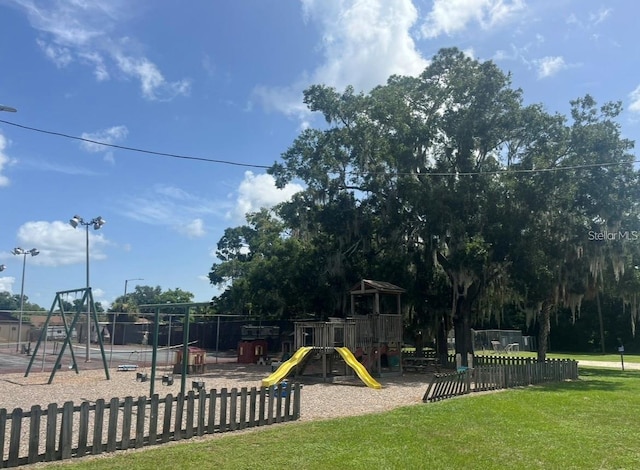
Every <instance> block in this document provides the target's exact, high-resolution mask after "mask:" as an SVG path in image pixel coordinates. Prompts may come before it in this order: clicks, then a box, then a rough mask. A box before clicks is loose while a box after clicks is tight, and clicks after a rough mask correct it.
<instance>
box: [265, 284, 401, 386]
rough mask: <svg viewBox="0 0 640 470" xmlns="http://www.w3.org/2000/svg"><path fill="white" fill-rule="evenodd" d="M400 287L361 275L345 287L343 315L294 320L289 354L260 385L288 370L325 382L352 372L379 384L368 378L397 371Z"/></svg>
mask: <svg viewBox="0 0 640 470" xmlns="http://www.w3.org/2000/svg"><path fill="white" fill-rule="evenodd" d="M403 292H405V290H404V289H402V288H400V287H398V286H395V285H393V284H391V283H388V282H383V281H372V280H368V279H363V280H361V281H360V282H359V283H358V284H356V285H355V286H353V287H352V288H351V290H350V296H351V315H350V316H349V317H347V318H329V321H327V322H312V321H300V322H295V323H294V350H295V351H296V352H295V354H294V355H293V356H292V357H291V359H289V360H288V361H286V362H284V363H282V364H281V365H280V367H279V368H278V369H277V370H276V371H275V372H274V373H273V374H271V375H270V376H269V377H267V378H266V379H264V380H263V385H265V384H266V385H273V384H275V383H278V382H279V381H281V380H283V379H284V378H286V377H287V376H288V375H290V374H295V375H296V376H298V377H301V376H304V377H309V378H312V377H318V378H320V379H322V381H325V382H326V381H333V380H335V379H336V378H338V377H344V376H349V375H351V374H352V372H355V373H356V374H357V375H358V377H359V378H360V379H361V380H362V381H363V382H364V383H365V384H366V385H367V386H369V387H372V388H380V384H379V383H378V382H377V381H376V380H375V379H373V377H382V376H384V375H400V374H402V361H401V347H402V315H401V304H400V296H401V294H402V293H403ZM389 299H391V300H392V301H391V302H390V301H389ZM356 312H369V313H368V314H362V313H356ZM383 312H384V313H383Z"/></svg>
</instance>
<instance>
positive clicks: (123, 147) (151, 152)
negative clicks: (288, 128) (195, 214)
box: [0, 119, 270, 169]
mask: <svg viewBox="0 0 640 470" xmlns="http://www.w3.org/2000/svg"><path fill="white" fill-rule="evenodd" d="M0 122H2V123H4V124H8V125H10V126H14V127H19V128H20V129H25V130H28V131H33V132H39V133H41V134H48V135H54V136H57V137H64V138H66V139H72V140H79V141H81V142H88V143H90V144H96V145H102V146H104V147H111V148H116V149H121V150H129V151H131V152H138V153H146V154H149V155H159V156H161V157H170V158H180V159H183V160H195V161H200V162H207V163H220V164H223V165H234V166H241V167H245V168H264V169H266V168H270V167H269V166H267V165H254V164H251V163H238V162H232V161H229V160H217V159H214V158H204V157H192V156H189V155H179V154H176V153H168V152H156V151H155V150H146V149H140V148H136V147H127V146H126V145H117V144H110V143H107V142H100V141H97V140H92V139H86V138H84V137H78V136H75V135H69V134H64V133H62V132H55V131H48V130H45V129H38V128H36V127H30V126H25V125H22V124H16V123H15V122H9V121H5V120H2V119H0Z"/></svg>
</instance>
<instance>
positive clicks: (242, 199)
mask: <svg viewBox="0 0 640 470" xmlns="http://www.w3.org/2000/svg"><path fill="white" fill-rule="evenodd" d="M302 189H303V188H302V186H300V185H299V184H295V183H289V184H288V185H286V186H285V187H284V188H282V189H278V188H277V187H276V182H275V179H274V178H273V176H271V175H268V174H266V173H265V174H262V175H254V174H253V172H251V171H247V172H245V174H244V179H243V180H242V182H241V183H240V186H239V187H238V189H237V195H236V204H235V207H234V209H233V211H232V212H229V213H228V214H227V218H230V219H234V220H237V221H241V220H244V218H245V215H246V214H247V213H249V212H257V211H259V210H260V209H262V208H265V207H266V208H271V207H273V206H275V205H276V204H279V203H281V202H284V201H288V200H289V199H291V197H292V196H293V195H294V194H295V193H297V192H299V191H302Z"/></svg>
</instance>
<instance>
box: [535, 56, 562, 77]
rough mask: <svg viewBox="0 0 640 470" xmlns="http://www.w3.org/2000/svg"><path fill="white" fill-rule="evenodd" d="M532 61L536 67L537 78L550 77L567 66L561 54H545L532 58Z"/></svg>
mask: <svg viewBox="0 0 640 470" xmlns="http://www.w3.org/2000/svg"><path fill="white" fill-rule="evenodd" d="M533 63H534V64H535V66H536V67H537V69H538V78H547V77H551V76H553V75H555V74H557V73H558V72H560V71H561V70H564V69H566V68H568V67H569V66H568V64H567V63H566V62H565V61H564V59H563V58H562V57H561V56H553V57H552V56H547V57H543V58H542V59H537V60H534V61H533Z"/></svg>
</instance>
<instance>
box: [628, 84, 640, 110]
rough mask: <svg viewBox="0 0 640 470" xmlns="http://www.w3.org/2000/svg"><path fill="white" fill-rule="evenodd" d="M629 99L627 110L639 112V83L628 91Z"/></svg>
mask: <svg viewBox="0 0 640 470" xmlns="http://www.w3.org/2000/svg"><path fill="white" fill-rule="evenodd" d="M629 99H630V100H631V103H630V104H629V111H631V112H634V113H640V85H638V86H637V87H636V89H635V90H633V91H632V92H631V93H629Z"/></svg>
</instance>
